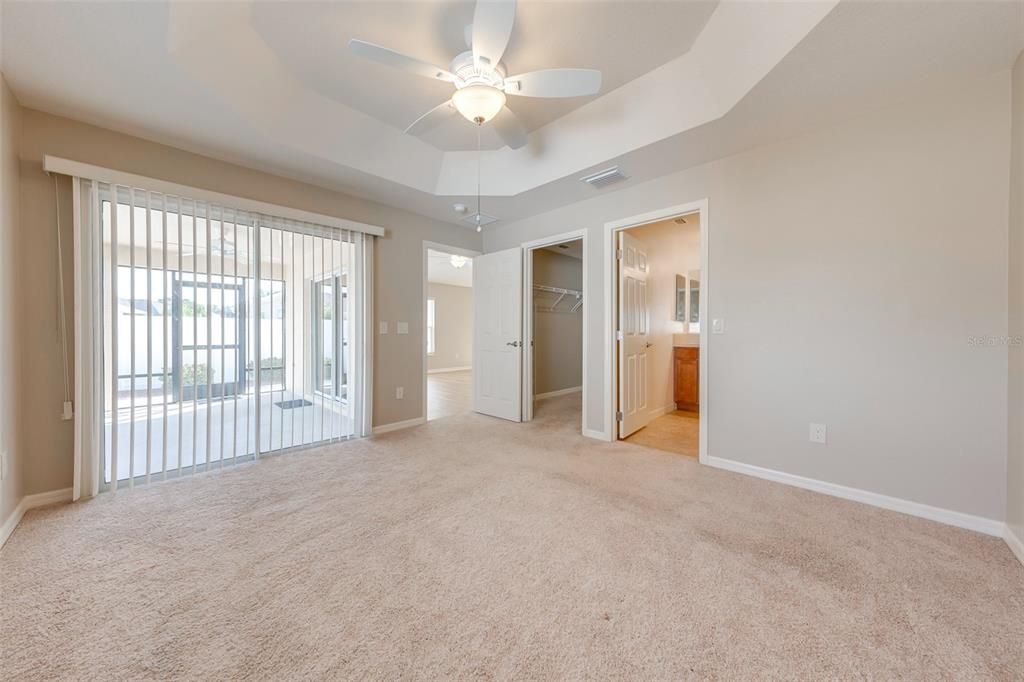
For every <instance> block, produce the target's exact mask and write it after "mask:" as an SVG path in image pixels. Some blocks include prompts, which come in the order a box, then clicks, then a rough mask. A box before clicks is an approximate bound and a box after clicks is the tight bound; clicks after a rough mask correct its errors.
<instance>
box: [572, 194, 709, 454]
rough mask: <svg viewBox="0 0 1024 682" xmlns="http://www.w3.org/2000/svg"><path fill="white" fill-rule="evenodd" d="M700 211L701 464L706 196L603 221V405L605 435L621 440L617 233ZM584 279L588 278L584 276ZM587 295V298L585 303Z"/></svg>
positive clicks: (705, 406) (702, 441)
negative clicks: (617, 409)
mask: <svg viewBox="0 0 1024 682" xmlns="http://www.w3.org/2000/svg"><path fill="white" fill-rule="evenodd" d="M693 213H699V214H700V274H701V287H700V294H699V305H700V310H701V334H700V361H699V371H700V382H699V383H700V386H699V391H700V437H699V454H698V460H699V461H700V463H701V464H707V461H708V421H709V411H710V410H709V405H710V402H711V401H710V400H708V359H709V358H708V345H709V344H708V340H709V336H710V334H711V324H710V322H711V315H710V312H711V310H710V308H709V306H708V301H709V299H710V292H711V286H710V284H711V277H710V274H711V273H710V267H709V266H708V264H709V258H708V254H709V253H710V250H709V248H708V235H709V233H710V229H709V228H710V217H709V215H708V200H707V198H704V199H699V200H697V201H691V202H689V203H685V204H678V205H676V206H669V207H666V208H661V209H658V210H654V211H650V212H648V213H641V214H639V215H634V216H631V217H629V218H623V219H621V220H613V221H611V222H607V223H605V225H604V267H603V268H602V269H603V270H604V281H605V294H606V302H605V311H604V338H605V347H604V377H605V382H604V389H605V390H604V405H605V419H606V421H605V432H604V438H605V440H608V441H615V440H618V433H619V424H618V422H617V421H616V419H615V412H616V410H615V407H616V404H615V401H616V396H618V392H619V372H618V368H617V366H616V358H617V355H618V350H617V347H616V343H617V339H616V337H615V328H616V327H617V326H618V324H617V323H618V308H619V306H618V303H619V301H618V298H619V286H618V278H617V277H616V272H615V268H616V260H615V249H616V241H617V237H618V233H619V231H621V230H626V229H629V228H631V227H639V226H641V225H647V224H648V223H654V222H658V221H661V220H668V219H669V218H676V217H678V216H683V215H688V214H693ZM584 281H585V280H584ZM585 306H586V299H584V307H585Z"/></svg>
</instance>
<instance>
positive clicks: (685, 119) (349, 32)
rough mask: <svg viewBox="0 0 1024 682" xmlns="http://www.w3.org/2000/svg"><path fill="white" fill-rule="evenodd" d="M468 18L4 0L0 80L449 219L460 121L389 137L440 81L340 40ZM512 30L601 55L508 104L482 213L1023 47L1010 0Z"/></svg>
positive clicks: (751, 9) (553, 12) (931, 79)
mask: <svg viewBox="0 0 1024 682" xmlns="http://www.w3.org/2000/svg"><path fill="white" fill-rule="evenodd" d="M470 11H471V4H467V3H466V2H463V1H458V2H429V3H426V2H408V3H388V2H375V3H338V4H331V3H323V4H319V3H307V2H295V3H253V2H203V3H189V2H174V3H169V2H166V1H164V2H145V3H97V2H66V3H48V2H27V1H25V0H13V1H12V0H6V1H5V2H4V4H3V15H4V16H3V35H2V38H3V50H2V55H3V71H4V76H5V78H6V79H7V81H8V83H9V84H10V86H11V88H12V90H13V91H14V93H15V95H16V96H17V98H18V99H19V101H20V102H21V103H22V104H23V105H25V106H27V107H30V108H35V109H39V110H42V111H47V112H51V113H55V114H59V115H64V116H69V117H71V118H75V119H79V120H83V121H85V122H88V123H93V124H96V125H100V126H103V127H107V128H111V129H114V130H120V131H123V132H126V133H129V134H133V135H137V136H140V137H144V138H147V139H151V140H155V141H157V142H162V143H165V144H170V145H173V146H177V147H180V148H183V149H186V150H190V151H195V152H197V153H201V154H205V155H208V156H212V157H215V158H220V159H223V160H226V161H230V162H234V163H239V164H242V165H248V166H252V167H255V168H259V169H261V170H266V171H268V172H273V173H277V174H280V175H285V176H289V177H294V178H296V179H299V180H304V181H307V182H311V183H314V184H318V185H321V186H324V187H328V188H331V189H337V190H341V191H346V192H349V193H351V194H354V195H357V196H362V197H365V198H368V199H372V200H377V201H381V202H384V203H388V204H392V205H396V206H399V207H401V208H406V209H408V210H411V211H414V212H418V213H421V214H424V215H428V216H431V217H434V218H438V219H441V220H446V221H450V222H453V223H457V222H458V219H459V216H458V215H457V214H455V213H454V211H452V208H451V205H452V203H453V202H457V201H462V202H466V203H471V202H469V201H468V199H469V196H470V194H471V193H472V192H473V191H475V185H476V154H475V153H473V152H462V151H452V150H451V149H458V148H460V147H464V146H465V140H464V139H462V140H461V141H460V139H459V138H460V135H461V132H460V131H458V130H456V131H454V132H453V131H447V132H445V131H438V136H439V137H438V138H436V139H435V138H431V139H430V140H427V141H423V140H420V139H418V138H413V137H410V136H406V135H403V134H402V133H401V131H400V130H399V128H400V127H403V126H404V125H405V121H406V119H407V118H408V117H409V116H414V115H418V113H417V112H419V111H421V109H423V108H426V107H429V106H431V104H432V103H434V102H435V98H437V97H441V98H442V99H443V98H444V96H445V94H446V93H445V92H444V88H445V87H446V86H443V85H442V84H439V83H435V82H432V81H430V80H426V79H417V78H416V77H415V76H406V75H405V74H403V73H400V72H393V73H392V72H389V71H388V70H387V69H385V68H384V67H378V66H377V65H375V64H370V63H367V64H358V63H357V62H354V61H353V60H352V58H351V56H350V55H348V53H347V51H346V50H345V49H344V45H345V43H346V41H347V39H348V38H349V37H351V36H358V37H360V38H364V39H366V40H371V41H374V42H380V43H382V44H385V45H389V46H392V47H395V48H398V49H401V50H404V51H408V52H410V53H412V54H415V55H417V56H421V57H423V58H426V59H430V60H435V61H438V62H443V61H444V59H445V57H446V55H449V53H450V52H451V51H452V50H457V49H458V48H459V39H460V38H461V33H462V26H463V25H464V24H465V22H466V17H467V16H469V12H470ZM517 26H518V30H519V32H518V33H516V34H514V36H513V41H512V44H511V45H510V48H509V52H508V55H507V62H508V64H509V67H510V68H511V69H512V70H528V69H531V68H535V67H538V66H591V67H598V68H601V69H603V70H604V73H605V86H606V87H605V89H604V90H603V91H602V94H601V95H599V96H598V97H596V98H587V99H581V100H571V101H564V102H554V101H549V102H539V103H533V102H528V103H525V105H524V108H522V109H521V110H519V111H520V113H521V114H522V116H523V117H524V119H526V120H527V121H528V122H529V125H530V127H532V128H533V132H532V133H531V135H530V142H529V145H528V146H527V148H524V149H521V150H515V151H513V150H510V149H508V148H503V149H498V150H494V151H489V152H485V153H484V157H483V160H482V166H483V177H482V184H483V190H484V195H485V200H484V205H485V207H486V211H487V212H488V213H492V214H494V215H497V216H498V217H499V218H500V219H501V221H502V222H500V223H498V225H500V224H502V223H507V222H509V221H512V220H516V219H519V218H522V217H525V216H528V215H533V214H536V213H540V212H543V211H546V210H550V209H553V208H556V207H558V206H560V205H565V204H568V203H571V202H574V201H578V200H580V199H583V198H586V197H589V196H593V195H594V193H595V190H593V189H591V188H589V187H587V186H585V185H583V184H582V183H580V182H578V180H577V178H578V177H580V176H582V175H584V174H585V173H587V172H590V171H592V170H597V169H600V168H603V167H605V166H607V165H610V164H611V163H619V164H620V165H621V166H622V167H623V169H624V170H625V171H626V173H627V174H628V175H629V176H630V179H629V180H628V181H626V182H625V183H622V184H619V185H614V186H612V187H610V188H608V189H605V190H601V191H604V192H609V191H610V192H614V191H616V189H618V188H621V187H625V186H629V185H630V184H635V183H637V182H643V181H645V180H648V179H651V178H654V177H658V176H661V175H664V174H667V173H671V172H675V171H678V170H681V169H683V168H686V167H689V166H692V165H695V164H697V163H703V162H706V161H708V160H712V159H715V158H721V157H723V156H726V155H728V154H732V153H736V152H738V151H741V150H742V149H745V148H748V147H750V146H753V145H756V144H764V143H766V142H770V141H773V140H777V139H781V138H784V137H786V136H789V135H793V134H796V133H798V132H800V131H801V130H806V129H807V128H808V127H811V126H815V125H824V124H826V123H828V122H830V121H834V120H840V119H842V118H849V117H852V116H855V115H856V112H857V111H864V110H867V109H869V108H872V107H877V106H879V105H881V104H883V103H884V102H886V101H889V99H891V97H892V96H894V95H896V94H899V93H902V92H905V91H906V90H907V89H908V88H911V87H918V86H919V85H920V84H923V83H932V84H935V83H944V82H947V81H950V80H952V79H956V78H965V77H970V76H972V75H979V74H986V73H991V72H993V71H995V70H998V69H1003V68H1006V67H1007V66H1009V65H1010V64H1011V63H1012V61H1013V59H1014V58H1015V57H1016V55H1017V54H1018V53H1019V51H1020V50H1021V48H1022V47H1024V3H1020V2H986V1H984V0H980V1H977V2H973V1H967V2H959V1H955V0H954V1H950V2H941V3H935V2H857V1H856V0H842V1H841V2H838V3H836V2H834V0H819V1H812V2H791V3H783V2H776V3H771V2H770V3H763V2H759V3H738V2H728V3H722V4H718V5H715V4H714V3H705V4H694V3H686V2H664V3H639V2H626V1H622V2H594V3H582V2H551V3H535V2H529V1H524V2H521V3H520V8H519V11H518V13H517ZM566 36H568V38H567V39H566V38H565V37H566ZM740 44H741V45H743V50H742V51H741V52H737V50H736V45H740ZM97 46H102V48H99V47H97ZM739 55H742V56H743V59H742V60H740V59H737V56H739ZM442 65H443V64H442ZM365 76H369V78H364V77H365ZM421 80H422V82H420V81H421ZM616 86H617V87H616ZM519 101H520V100H519V99H517V100H516V101H515V102H514V104H516V105H518V103H519ZM534 104H536V106H535V107H534V106H533V105H534ZM445 135H450V137H448V138H446V137H445ZM435 145H436V146H435ZM447 145H451V146H450V147H448V146H447ZM439 147H445V149H440V148H439ZM468 229H471V228H468ZM485 229H487V228H485Z"/></svg>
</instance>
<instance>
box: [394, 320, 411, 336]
mask: <svg viewBox="0 0 1024 682" xmlns="http://www.w3.org/2000/svg"><path fill="white" fill-rule="evenodd" d="M395 333H396V334H408V333H409V323H408V322H396V323H395Z"/></svg>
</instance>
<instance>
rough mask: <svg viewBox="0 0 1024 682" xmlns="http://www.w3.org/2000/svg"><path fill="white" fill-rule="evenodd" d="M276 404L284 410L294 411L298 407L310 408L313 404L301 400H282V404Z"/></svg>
mask: <svg viewBox="0 0 1024 682" xmlns="http://www.w3.org/2000/svg"><path fill="white" fill-rule="evenodd" d="M274 404H275V405H277V406H278V407H280V408H281V409H282V410H294V409H295V408H296V407H309V406H310V405H312V404H313V403H311V402H309V401H308V400H304V399H301V398H300V399H297V400H282V401H281V402H279V403H274Z"/></svg>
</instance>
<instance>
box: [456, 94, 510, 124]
mask: <svg viewBox="0 0 1024 682" xmlns="http://www.w3.org/2000/svg"><path fill="white" fill-rule="evenodd" d="M452 104H454V105H455V108H456V109H457V110H458V112H459V113H460V114H462V115H463V116H465V117H466V119H467V120H468V121H471V122H473V123H476V124H477V125H483V124H484V123H487V122H488V121H490V120H491V119H492V118H494V117H495V116H497V115H498V112H499V111H501V108H502V107H503V106H505V93H504V92H502V91H501V90H499V89H498V88H495V87H492V86H490V85H483V84H476V85H467V86H466V87H464V88H460V89H459V90H456V91H455V94H454V95H452Z"/></svg>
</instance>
